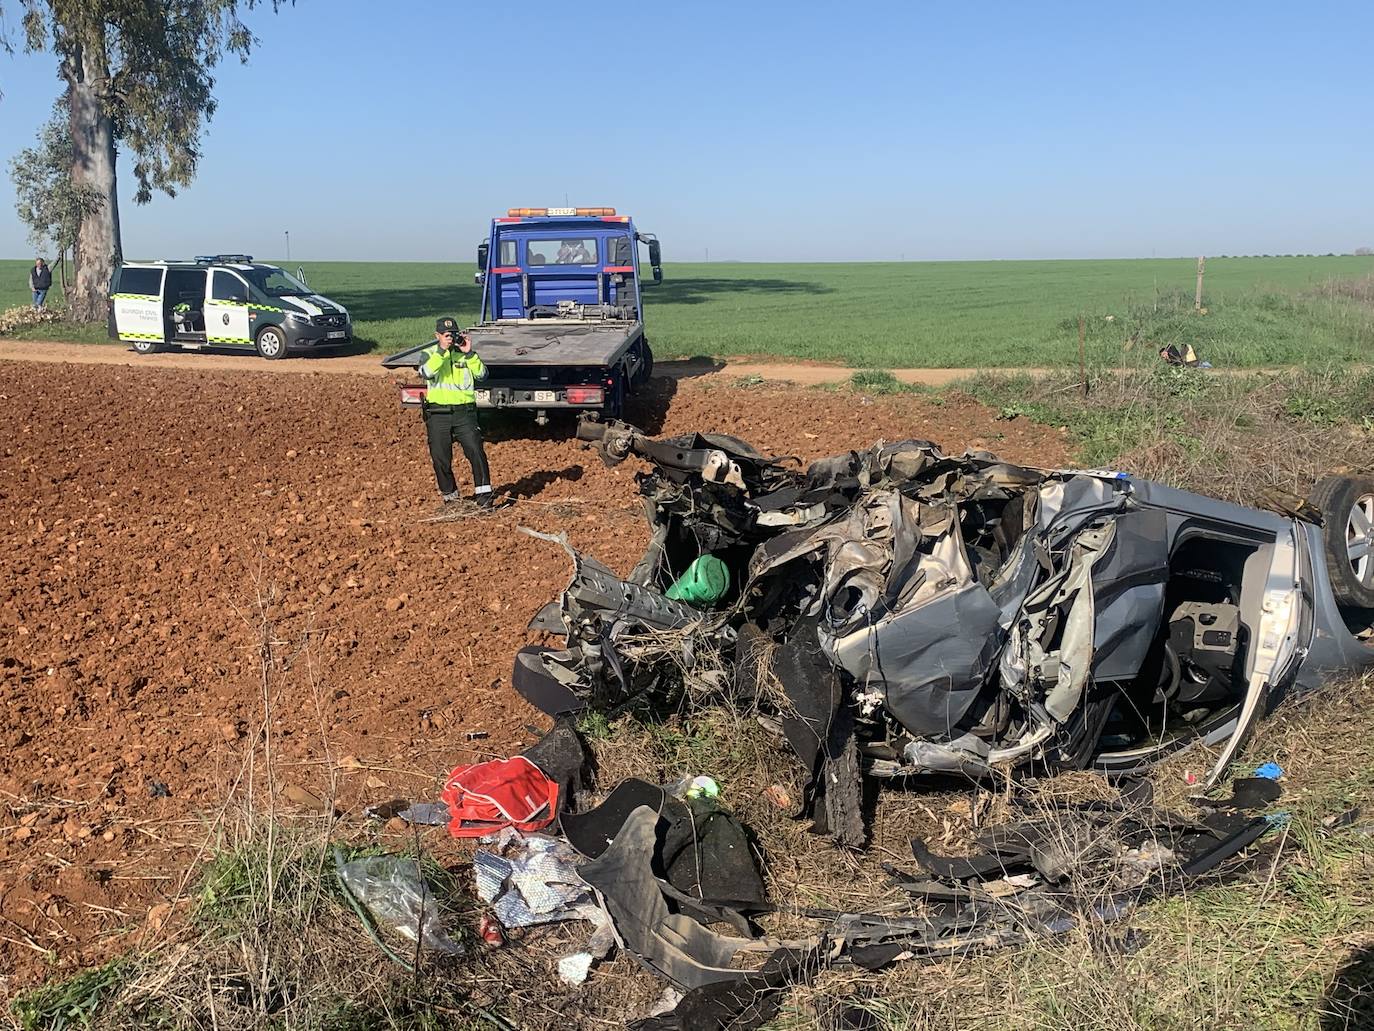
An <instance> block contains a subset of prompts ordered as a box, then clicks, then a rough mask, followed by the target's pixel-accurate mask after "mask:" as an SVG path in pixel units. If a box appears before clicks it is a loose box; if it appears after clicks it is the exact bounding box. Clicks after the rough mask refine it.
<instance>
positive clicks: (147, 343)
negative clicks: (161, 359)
mask: <svg viewBox="0 0 1374 1031" xmlns="http://www.w3.org/2000/svg"><path fill="white" fill-rule="evenodd" d="M134 350H135V351H137V352H138V353H139V354H157V352H158V351H161V350H162V345H161V344H159V343H158V342H157V341H156V340H135V341H134Z"/></svg>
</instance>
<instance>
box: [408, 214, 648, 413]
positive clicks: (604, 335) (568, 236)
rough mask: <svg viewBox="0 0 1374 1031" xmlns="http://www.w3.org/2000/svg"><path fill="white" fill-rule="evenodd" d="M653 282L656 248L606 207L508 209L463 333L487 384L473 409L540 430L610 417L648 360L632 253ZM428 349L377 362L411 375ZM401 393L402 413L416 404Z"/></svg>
mask: <svg viewBox="0 0 1374 1031" xmlns="http://www.w3.org/2000/svg"><path fill="white" fill-rule="evenodd" d="M641 244H643V245H644V246H645V247H646V248H647V249H648V258H649V262H648V263H649V269H650V273H651V277H652V278H651V282H652V283H661V282H663V265H662V258H661V253H660V250H659V242H658V238H657V237H656V236H654V235H653V234H652V233H641V232H639V231H638V230H637V229H636V228H635V225H634V222H633V221H632V220H631V219H630V217H629V216H628V215H621V214H617V213H616V210H615V208H511V209H510V210H509V211H507V213H506V215H505V217H504V218H495V219H493V220H492V223H491V232H490V234H489V235H488V237H487V239H486V240H484V241H482V242H481V243H480V244H478V247H477V273H476V275H475V277H474V279H475V281H476V283H477V285H478V286H480V287H482V308H481V316H480V321H479V322H478V323H477V325H475V326H473V327H471V328H470V329H469V330H467V334H468V336H469V337H470V338H471V340H472V347H473V350H474V351H476V352H477V353H478V354H479V355H481V356H482V361H483V363H484V364H485V365H486V367H487V378H486V379H485V380H483V381H482V382H481V384H480V385H479V389H478V390H477V392H476V393H477V406H478V407H479V408H515V409H520V410H523V411H528V412H530V413H532V414H533V415H534V418H535V421H536V422H537V423H538V424H539V425H541V426H542V425H546V424H547V423H548V421H549V413H550V412H552V411H558V410H571V411H577V412H588V411H590V412H597V413H599V414H600V415H601V416H602V417H603V418H605V419H616V418H619V417H620V415H621V413H622V411H623V409H624V405H625V398H626V397H627V396H628V395H629V394H630V393H632V392H633V391H635V390H636V389H638V388H639V387H641V386H643V385H644V384H645V383H647V382H648V380H649V376H650V375H651V374H652V373H653V368H654V352H653V348H651V347H650V346H649V341H648V338H647V337H646V336H645V335H644V317H643V306H642V302H641V296H640V292H641V288H642V287H643V286H647V285H649V283H646V282H643V281H642V280H641V276H640V260H639V258H640V254H639V247H640V245H641ZM430 343H431V342H430V341H427V342H425V343H424V344H421V345H419V346H417V347H412V348H410V349H408V350H405V351H400V352H398V353H396V354H393V355H390V356H389V357H387V358H384V359H383V360H382V365H383V366H385V367H386V368H388V369H405V368H411V369H413V368H417V367H418V366H419V364H420V361H421V354H422V352H423V351H424V350H425V348H427V347H429V346H430ZM424 397H425V387H424V386H423V384H402V385H401V402H402V404H407V405H419V404H421V403H422V402H423V401H424Z"/></svg>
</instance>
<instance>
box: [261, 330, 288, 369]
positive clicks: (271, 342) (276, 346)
mask: <svg viewBox="0 0 1374 1031" xmlns="http://www.w3.org/2000/svg"><path fill="white" fill-rule="evenodd" d="M255 343H256V345H257V348H258V354H260V355H262V356H263V357H264V358H266V359H268V360H269V361H275V360H276V359H278V358H285V357H286V334H285V333H284V332H283V331H282V328H281V327H280V326H263V327H262V329H260V330H258V337H257V340H256V341H255Z"/></svg>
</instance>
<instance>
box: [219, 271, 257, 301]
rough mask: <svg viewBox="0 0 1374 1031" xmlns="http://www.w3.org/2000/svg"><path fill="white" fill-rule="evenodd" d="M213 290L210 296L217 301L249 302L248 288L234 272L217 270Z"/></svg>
mask: <svg viewBox="0 0 1374 1031" xmlns="http://www.w3.org/2000/svg"><path fill="white" fill-rule="evenodd" d="M211 290H212V292H211V294H210V296H211V297H212V298H213V299H214V300H216V301H246V300H248V288H247V287H246V286H244V285H243V280H241V279H239V277H238V276H236V275H234V274H233V273H232V272H224V271H221V270H219V269H216V270H215V282H214V285H213V286H212V288H211Z"/></svg>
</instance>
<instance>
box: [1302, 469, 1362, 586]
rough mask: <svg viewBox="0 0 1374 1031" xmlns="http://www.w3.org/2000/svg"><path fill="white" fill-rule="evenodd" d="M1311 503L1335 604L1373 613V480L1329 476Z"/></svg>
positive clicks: (1313, 495)
mask: <svg viewBox="0 0 1374 1031" xmlns="http://www.w3.org/2000/svg"><path fill="white" fill-rule="evenodd" d="M1311 501H1312V504H1313V505H1314V506H1315V507H1316V508H1317V509H1318V510H1319V511H1320V512H1321V514H1322V528H1323V529H1322V537H1323V539H1324V540H1325V542H1326V546H1325V549H1324V550H1325V552H1326V568H1327V572H1329V573H1330V575H1331V593H1332V594H1333V595H1335V597H1336V604H1338V605H1341V606H1345V607H1352V608H1361V609H1374V477H1369V476H1328V477H1327V478H1326V479H1324V480H1322V481H1321V482H1320V483H1318V484H1317V486H1316V487H1315V488H1314V489H1313V491H1312V497H1311Z"/></svg>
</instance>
